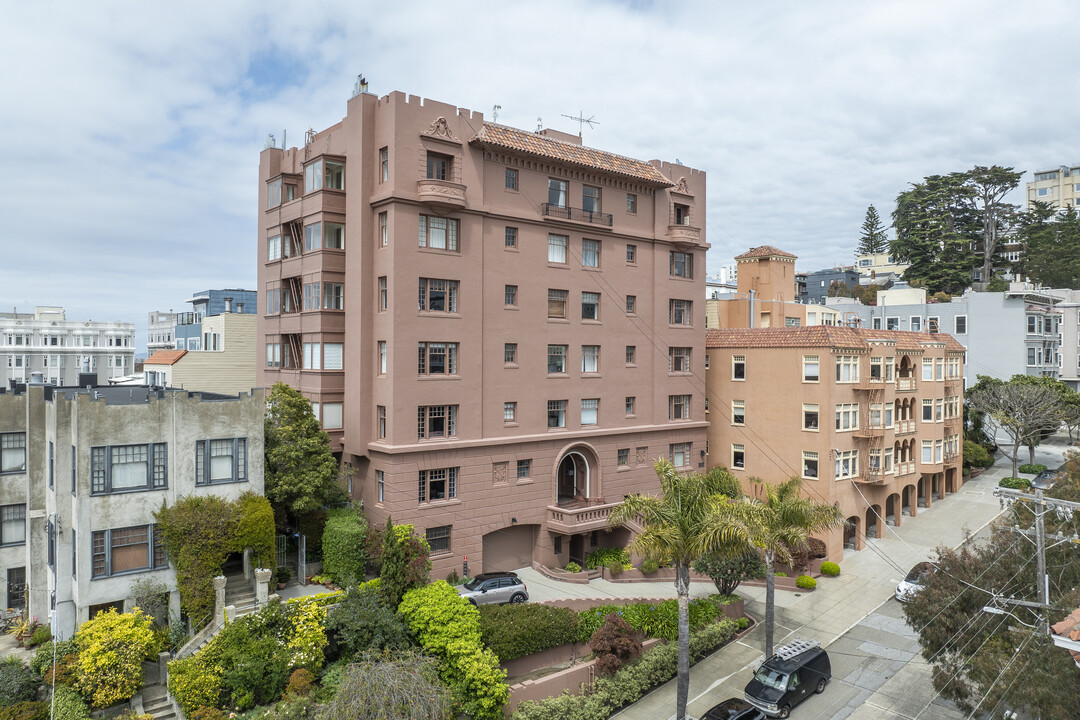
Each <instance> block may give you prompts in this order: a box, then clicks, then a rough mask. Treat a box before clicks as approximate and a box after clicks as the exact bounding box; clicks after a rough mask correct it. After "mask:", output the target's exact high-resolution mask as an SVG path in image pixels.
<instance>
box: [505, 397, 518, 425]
mask: <svg viewBox="0 0 1080 720" xmlns="http://www.w3.org/2000/svg"><path fill="white" fill-rule="evenodd" d="M503 422H504V423H514V422H517V403H516V402H504V403H503Z"/></svg>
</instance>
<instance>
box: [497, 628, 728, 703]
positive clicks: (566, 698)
mask: <svg viewBox="0 0 1080 720" xmlns="http://www.w3.org/2000/svg"><path fill="white" fill-rule="evenodd" d="M734 635H735V623H733V622H731V621H730V620H721V621H720V622H717V623H714V624H712V625H709V626H708V627H706V628H704V629H702V630H700V631H698V632H696V633H692V634H691V635H690V662H691V663H695V662H697V661H698V660H700V659H701V658H703V657H705V656H706V655H708V654H709V653H711V652H713V651H714V650H716V649H717V648H719V647H720V646H722V645H723V644H724V643H726V642H728V641H729V640H730V639H731V638H732V637H733V636H734ZM678 653H679V648H678V643H674V642H669V643H666V644H661V645H657V646H656V647H654V648H653V649H651V650H649V651H648V652H647V653H645V654H644V655H642V656H641V657H640V658H638V659H637V660H636V661H634V662H632V663H629V664H627V665H625V666H624V667H622V668H621V669H619V671H618V672H616V673H615V674H614V675H612V676H611V677H610V678H605V677H601V678H598V679H597V680H596V681H595V682H593V684H592V688H591V689H590V692H589V693H588V694H584V695H561V696H559V697H553V698H548V699H546V700H541V701H540V702H532V701H526V702H523V703H522V704H521V705H519V706H518V709H517V710H516V711H515V712H514V714H513V715H512V716H511V718H512V720H607V718H609V717H610V716H611V715H612V713H614V712H615V711H616V710H618V709H620V708H623V707H626V706H627V705H629V704H631V703H634V702H637V701H638V700H639V699H641V698H642V697H643V696H644V695H645V694H646V693H647V692H649V691H650V690H652V689H653V688H655V687H657V686H659V685H661V684H663V683H665V682H667V681H668V680H670V679H671V678H673V677H675V674H676V672H677V670H678Z"/></svg>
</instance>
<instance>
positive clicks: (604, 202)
mask: <svg viewBox="0 0 1080 720" xmlns="http://www.w3.org/2000/svg"><path fill="white" fill-rule="evenodd" d="M259 177H260V188H259V208H260V212H259V237H258V248H259V249H258V253H259V264H258V282H259V287H260V301H259V313H258V317H259V321H258V330H257V342H258V345H259V348H258V352H259V358H260V370H259V376H258V382H259V384H260V385H261V386H264V387H269V386H270V385H271V384H272V383H274V382H275V381H278V380H280V381H283V382H286V383H288V384H290V385H292V386H293V387H295V388H297V389H299V390H300V391H301V392H302V393H304V394H305V395H306V396H307V397H308V398H310V399H311V400H312V402H313V403H314V404H315V408H316V412H317V414H318V416H319V418H320V420H321V422H322V425H323V428H324V429H325V430H326V431H327V432H328V433H329V434H330V437H331V442H332V446H333V449H334V450H335V451H336V452H337V453H340V455H341V458H342V461H343V463H344V464H345V466H346V467H345V471H346V472H345V475H346V477H347V478H348V483H349V490H350V492H351V494H352V496H353V498H355V499H357V500H361V501H363V503H364V509H365V512H366V513H367V514H368V515H369V516H370V517H371V518H372V519H373V521H375V522H379V521H380V520H383V519H385V517H386V516H387V515H391V516H393V519H394V521H395V522H399V523H412V524H414V525H415V527H416V528H417V530H418V532H420V533H422V534H424V535H425V536H426V538H427V540H428V542H429V544H430V545H431V548H432V561H433V563H434V570H433V575H434V576H442V575H445V574H446V573H447V572H449V571H450V570H451V569H455V570H458V571H461V570H462V565H463V562H464V561H465V558H466V557H467V558H468V560H469V566H470V571H471V572H474V573H475V572H476V571H477V570H480V569H484V570H507V569H512V568H516V567H522V566H527V565H529V564H531V563H533V562H539V563H544V564H547V565H553V566H560V567H561V566H564V565H566V563H567V562H568V561H570V560H575V561H578V562H580V561H581V560H582V559H583V557H584V555H585V554H586V553H587V552H589V551H590V550H591V549H593V548H594V547H597V546H598V545H600V544H603V545H613V544H621V543H623V542H625V541H626V539H627V537H628V531H627V530H625V529H621V530H617V531H615V532H612V533H609V532H608V528H607V517H608V513H609V512H610V510H611V508H612V507H613V506H615V505H616V504H617V503H618V502H619V501H620V500H621V499H622V497H623V496H624V495H627V494H629V493H634V492H652V491H655V490H656V489H657V488H658V483H657V479H656V475H655V472H654V470H653V462H654V460H655V459H656V458H657V457H668V458H671V459H672V460H673V461H674V462H675V463H676V464H677V465H678V466H680V467H682V468H685V469H691V468H694V469H696V468H699V467H704V450H705V445H704V444H705V428H706V422H705V412H704V395H703V390H704V372H703V355H704V346H703V330H704V325H705V322H704V302H703V300H702V296H703V291H704V277H705V251H706V249H707V247H708V246H707V245H706V243H705V173H704V172H701V171H699V170H694V169H691V168H687V167H683V166H680V165H673V164H671V163H667V162H660V161H655V160H654V161H650V162H644V161H641V160H636V159H633V158H628V157H624V156H621V155H616V154H614V153H610V152H605V151H602V150H597V149H594V148H589V147H585V146H583V145H582V143H581V139H580V138H579V137H577V136H573V135H567V134H565V133H560V132H557V131H553V130H544V131H542V132H530V131H525V130H518V129H515V128H511V127H507V126H504V125H497V124H495V123H491V122H487V121H486V120H485V119H484V116H483V114H482V113H479V112H472V111H469V110H466V109H463V108H457V107H454V106H452V105H447V104H445V103H440V102H435V101H432V100H424V99H421V98H418V97H415V96H407V95H405V94H404V93H400V92H394V93H390V94H389V95H386V96H383V97H376V96H375V95H372V94H369V93H366V92H360V93H358V94H356V95H355V96H354V97H353V98H352V99H350V100H349V102H348V108H347V112H346V116H345V117H344V118H343V119H342V121H341V122H339V123H337V124H336V125H333V126H332V127H330V128H327V129H325V130H323V131H321V132H318V133H315V132H312V133H310V134H309V135H308V137H307V138H306V141H305V144H304V146H303V147H301V148H288V149H278V148H275V147H270V148H268V149H266V150H264V151H263V153H262V156H261V158H260V168H259Z"/></svg>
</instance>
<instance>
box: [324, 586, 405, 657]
mask: <svg viewBox="0 0 1080 720" xmlns="http://www.w3.org/2000/svg"><path fill="white" fill-rule="evenodd" d="M327 627H328V628H329V629H331V630H334V631H336V632H337V637H338V641H339V642H340V643H341V644H342V645H343V646H344V648H345V653H344V654H345V656H346V657H353V656H357V655H359V654H361V653H363V652H365V651H367V650H379V651H381V650H387V649H389V650H404V649H405V648H408V647H410V646H411V643H410V641H409V633H408V631H407V630H406V629H405V624H404V622H402V619H401V616H399V615H398V614H397V611H396V608H391V607H390V606H389V605H387V604H386V602H385V601H384V600H383V598H382V595H380V594H379V591H378V590H375V589H374V588H370V587H354V588H350V590H349V592H348V594H347V595H346V596H345V598H344V599H343V600H342V601H341V604H340V605H338V607H337V608H336V609H335V610H334V612H332V613H330V614H329V615H328V616H327Z"/></svg>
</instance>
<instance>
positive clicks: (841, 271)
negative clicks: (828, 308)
mask: <svg viewBox="0 0 1080 720" xmlns="http://www.w3.org/2000/svg"><path fill="white" fill-rule="evenodd" d="M797 282H798V286H799V297H798V300H799V302H801V303H805V304H812V305H824V304H825V300H826V298H828V297H829V287H830V286H831V285H832V284H833V283H834V282H839V283H843V284H844V285H847V286H848V289H849V290H858V289H859V272H858V271H857V270H855V269H854V268H850V267H846V268H839V267H837V268H826V269H825V270H815V271H814V272H810V273H799V277H798V278H797Z"/></svg>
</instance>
